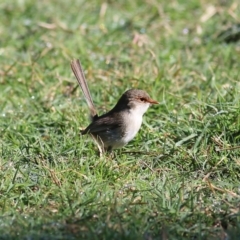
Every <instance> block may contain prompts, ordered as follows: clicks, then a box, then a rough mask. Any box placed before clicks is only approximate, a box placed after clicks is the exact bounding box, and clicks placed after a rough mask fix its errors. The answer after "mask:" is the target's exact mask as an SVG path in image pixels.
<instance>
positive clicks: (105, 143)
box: [71, 59, 158, 155]
mask: <svg viewBox="0 0 240 240" xmlns="http://www.w3.org/2000/svg"><path fill="white" fill-rule="evenodd" d="M71 68H72V71H73V73H74V75H75V77H76V79H77V81H78V83H79V85H80V87H81V89H82V92H83V94H84V97H85V99H86V102H87V105H88V107H89V110H90V118H91V123H90V124H89V125H88V127H86V128H85V129H84V130H82V131H81V134H82V135H85V134H90V135H91V136H92V137H93V139H94V140H95V142H96V143H97V146H98V149H99V151H100V155H101V154H103V153H104V152H111V151H112V150H113V149H116V148H122V147H123V146H125V145H126V144H127V143H128V142H130V141H131V140H132V139H133V138H134V137H135V136H136V134H137V133H138V131H139V129H140V127H141V125H142V119H143V115H144V113H145V112H146V111H147V110H148V108H149V107H150V106H151V105H152V104H158V102H157V101H156V100H153V99H152V98H150V96H149V95H148V93H147V92H146V91H144V90H140V89H134V88H133V89H129V90H127V91H126V92H124V93H123V94H122V96H121V97H120V99H119V100H118V102H117V104H116V105H115V106H114V107H113V108H112V110H110V111H109V112H107V113H105V114H103V115H101V116H98V114H97V111H96V108H95V106H94V104H93V100H92V97H91V94H90V92H89V88H88V85H87V81H86V79H85V76H84V72H83V69H82V66H81V63H80V61H79V60H78V59H74V60H72V61H71Z"/></svg>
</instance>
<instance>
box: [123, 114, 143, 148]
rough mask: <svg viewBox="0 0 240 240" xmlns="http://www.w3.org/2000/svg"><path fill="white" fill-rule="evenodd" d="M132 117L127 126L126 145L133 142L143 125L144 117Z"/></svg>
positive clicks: (124, 139)
mask: <svg viewBox="0 0 240 240" xmlns="http://www.w3.org/2000/svg"><path fill="white" fill-rule="evenodd" d="M131 115H132V117H131V118H129V122H128V124H127V126H126V132H125V135H124V137H123V142H124V145H125V144H127V143H128V142H129V141H131V140H132V139H133V138H134V137H135V136H136V134H137V133H138V131H139V129H140V127H141V125H142V116H139V115H135V116H134V114H131Z"/></svg>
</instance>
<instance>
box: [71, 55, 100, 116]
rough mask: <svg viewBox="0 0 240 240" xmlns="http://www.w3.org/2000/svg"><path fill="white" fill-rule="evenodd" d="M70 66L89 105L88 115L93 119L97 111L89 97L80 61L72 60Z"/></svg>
mask: <svg viewBox="0 0 240 240" xmlns="http://www.w3.org/2000/svg"><path fill="white" fill-rule="evenodd" d="M71 68H72V71H73V73H74V75H75V77H76V79H77V81H78V83H79V85H80V87H81V89H82V91H83V94H84V96H85V98H86V101H87V105H88V107H89V110H90V116H91V119H92V120H93V119H94V118H96V117H97V111H96V109H95V107H94V104H93V101H92V97H91V94H90V92H89V89H88V85H87V81H86V79H85V76H84V73H83V70H82V66H81V63H80V62H79V60H75V59H74V60H72V62H71Z"/></svg>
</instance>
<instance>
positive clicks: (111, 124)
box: [82, 116, 122, 134]
mask: <svg viewBox="0 0 240 240" xmlns="http://www.w3.org/2000/svg"><path fill="white" fill-rule="evenodd" d="M121 126H122V121H121V119H120V118H115V117H114V116H113V117H106V116H105V117H99V118H98V119H97V120H95V121H94V122H92V123H91V124H90V125H89V126H88V127H87V128H86V129H85V130H83V131H82V134H87V133H90V134H91V133H92V134H101V132H107V131H110V130H114V129H117V128H120V127H121Z"/></svg>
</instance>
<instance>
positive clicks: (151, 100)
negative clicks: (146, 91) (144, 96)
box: [147, 98, 159, 104]
mask: <svg viewBox="0 0 240 240" xmlns="http://www.w3.org/2000/svg"><path fill="white" fill-rule="evenodd" d="M147 101H148V102H149V103H151V104H159V102H158V101H155V100H153V99H151V98H149V99H148V100H147Z"/></svg>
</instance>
